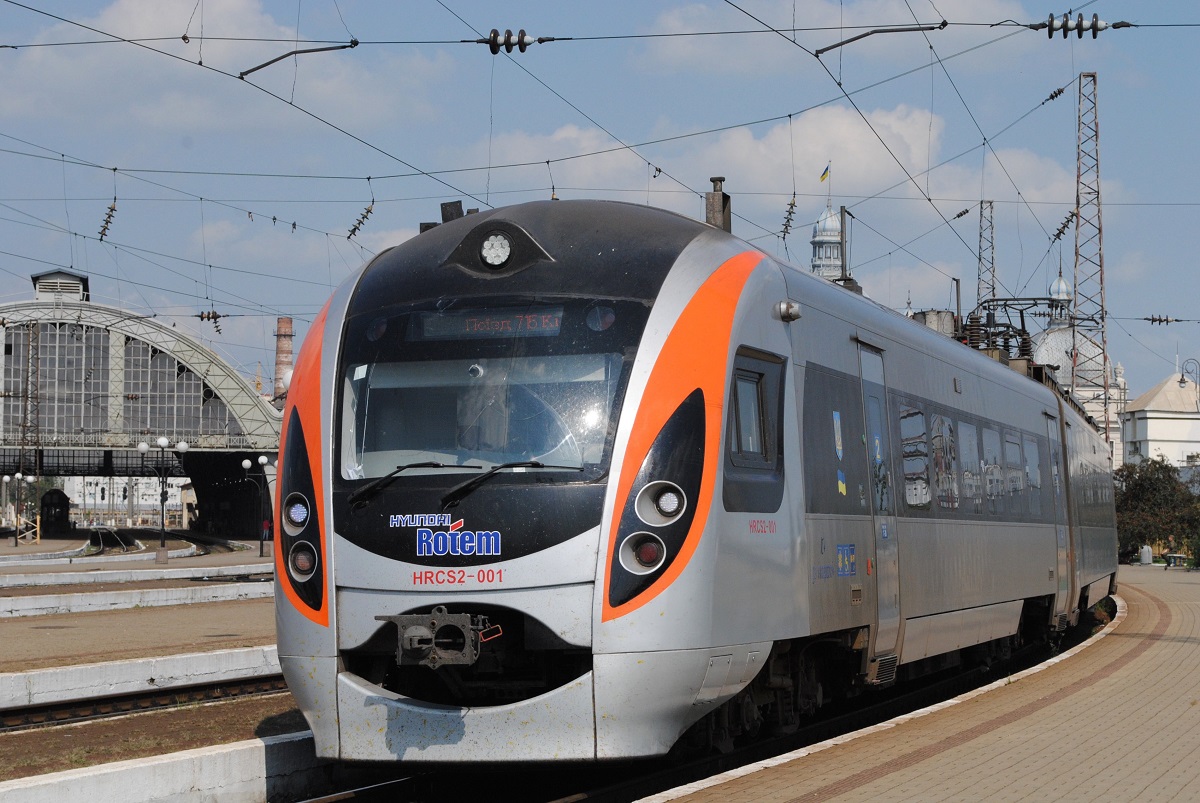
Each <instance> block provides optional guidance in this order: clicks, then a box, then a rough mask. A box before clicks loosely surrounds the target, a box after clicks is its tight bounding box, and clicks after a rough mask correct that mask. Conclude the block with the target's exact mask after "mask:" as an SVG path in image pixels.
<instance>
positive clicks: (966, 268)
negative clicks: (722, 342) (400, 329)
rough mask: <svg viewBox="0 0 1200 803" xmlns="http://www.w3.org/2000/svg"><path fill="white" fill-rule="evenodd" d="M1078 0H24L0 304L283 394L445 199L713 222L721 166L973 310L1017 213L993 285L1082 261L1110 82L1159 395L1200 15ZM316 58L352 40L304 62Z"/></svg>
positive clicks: (949, 304)
mask: <svg viewBox="0 0 1200 803" xmlns="http://www.w3.org/2000/svg"><path fill="white" fill-rule="evenodd" d="M1065 11H1067V9H1066V8H1050V7H1047V6H1044V5H1037V4H1033V3H1030V2H1016V0H936V1H935V2H931V0H841V1H840V2H839V1H838V0H738V1H737V2H734V3H730V2H717V0H706V1H705V2H671V0H661V1H660V2H653V3H648V2H645V0H607V2H604V3H586V4H585V3H579V2H561V1H560V2H545V1H543V2H521V1H520V0H509V2H505V3H503V4H498V3H495V2H487V1H486V0H407V1H406V2H402V3H400V2H392V1H391V0H370V1H368V0H290V1H289V2H282V0H281V1H279V2H276V0H116V1H115V2H109V3H106V2H86V1H85V0H58V1H57V2H37V0H27V2H13V0H0V76H3V79H2V80H0V277H2V279H0V303H8V302H14V301H23V300H28V299H30V298H32V284H31V283H30V281H29V277H30V276H32V275H34V274H38V273H43V272H46V271H51V270H55V269H66V270H71V271H74V272H77V273H82V274H84V275H86V276H88V277H89V285H90V288H91V294H92V299H93V301H95V302H98V303H103V304H109V305H113V306H117V307H121V308H124V309H127V310H130V311H132V312H135V313H137V314H144V315H152V316H154V317H155V318H156V320H158V321H159V322H161V323H164V324H167V325H171V326H175V327H177V328H179V329H180V330H183V331H185V332H188V333H190V334H191V335H192V336H194V337H195V338H197V339H198V340H200V341H201V342H203V343H205V344H206V345H208V346H210V347H212V348H213V349H215V350H216V351H217V352H218V353H219V354H221V355H222V356H223V357H225V359H227V360H228V361H229V362H231V363H232V364H233V365H234V366H235V367H236V368H237V369H238V370H239V371H240V372H241V373H242V375H243V376H245V377H246V378H247V379H248V380H250V381H251V382H253V380H254V378H255V376H256V375H261V377H262V379H263V382H264V384H265V385H266V386H267V389H268V390H269V386H270V381H271V377H272V375H273V362H274V341H275V339H274V331H275V327H276V320H277V318H278V317H280V316H287V317H291V318H293V320H294V324H295V328H296V333H297V336H298V337H297V345H298V344H299V342H300V338H301V337H302V336H303V335H304V334H305V333H306V331H307V329H308V325H309V323H310V322H311V320H312V318H313V317H314V316H315V315H316V313H317V312H318V311H319V310H320V308H321V307H322V306H323V304H324V302H325V300H326V299H327V298H328V297H329V295H330V294H331V293H332V291H333V289H334V288H335V287H336V286H337V285H338V284H339V283H341V282H342V281H343V280H346V279H347V278H348V277H351V276H352V275H353V274H354V273H355V272H356V271H357V270H358V268H359V267H360V266H361V265H362V264H363V263H364V262H365V261H366V260H368V259H369V258H370V257H371V256H372V255H373V254H375V253H376V252H378V251H380V250H382V249H384V248H387V247H389V246H392V245H395V244H397V243H400V242H402V241H404V240H406V239H408V238H410V237H413V236H415V235H416V234H417V232H418V230H419V225H420V223H421V222H423V221H437V220H439V219H440V204H441V203H442V202H444V201H453V200H462V201H463V205H464V206H465V207H468V208H471V207H476V208H490V207H499V206H504V205H508V204H513V203H520V202H524V201H529V200H535V199H547V198H550V197H551V196H552V195H554V196H556V197H558V198H562V199H567V198H612V199H620V200H625V201H630V202H634V203H640V204H650V205H653V206H659V207H664V208H668V209H671V210H673V211H676V212H679V213H681V214H685V215H689V216H692V217H697V218H702V217H703V214H704V205H703V193H704V192H705V191H707V190H709V189H711V184H710V182H709V177H711V176H716V175H720V176H724V177H725V179H726V181H725V190H726V192H728V193H729V194H730V196H731V197H732V205H733V212H734V216H735V219H734V223H733V231H734V233H735V234H737V235H738V236H740V237H743V238H745V239H747V240H748V241H750V242H751V243H753V244H754V245H755V246H756V247H758V248H761V249H763V250H764V251H767V252H768V253H771V254H774V255H777V256H779V257H780V258H783V259H785V260H788V261H791V262H793V263H794V264H797V265H800V266H803V267H805V268H807V265H808V262H809V260H810V258H811V246H810V245H809V239H810V237H811V234H812V225H813V222H814V221H815V220H816V219H817V218H818V217H819V216H820V214H821V213H822V212H823V211H824V209H825V207H826V205H827V204H831V205H832V206H833V208H834V209H836V208H838V207H839V206H841V205H845V206H846V207H847V208H848V209H849V210H850V212H851V214H852V215H853V223H852V225H851V227H850V231H849V234H850V237H851V245H850V262H851V265H850V267H851V270H852V272H853V275H854V277H855V278H856V279H857V280H858V281H859V282H860V283H861V284H862V286H863V288H864V290H865V292H866V294H867V295H868V296H870V297H871V298H873V299H874V300H876V301H878V302H879V303H881V304H884V305H886V306H889V307H892V308H894V309H897V310H903V309H905V308H906V306H908V305H909V304H910V303H911V306H912V307H913V309H916V310H923V309H949V308H953V307H954V305H955V295H954V289H953V283H952V279H958V280H960V282H961V288H962V290H961V294H962V305H963V308H964V312H967V311H969V310H970V309H971V308H972V307H973V306H974V305H975V302H976V287H977V276H978V254H977V251H978V246H979V226H980V215H979V208H980V202H981V201H982V200H991V201H992V202H993V209H994V213H993V214H994V231H995V262H996V280H997V291H998V294H999V295H1007V296H1013V297H1033V296H1038V297H1041V296H1045V295H1047V292H1048V287H1049V285H1050V284H1051V282H1053V281H1054V279H1055V278H1056V276H1057V275H1058V272H1059V270H1060V265H1061V270H1062V272H1063V275H1064V276H1065V277H1066V278H1067V279H1068V281H1070V280H1071V278H1072V276H1073V271H1074V234H1073V232H1074V229H1073V228H1069V229H1068V233H1067V235H1066V236H1065V237H1064V238H1062V239H1060V240H1058V241H1055V240H1054V239H1053V237H1054V234H1055V232H1056V231H1057V230H1058V229H1059V227H1060V225H1061V224H1062V223H1063V221H1064V220H1065V219H1066V218H1067V216H1068V214H1069V213H1070V211H1071V210H1072V208H1073V207H1074V206H1075V191H1076V153H1077V136H1078V132H1077V101H1078V94H1079V76H1080V74H1081V73H1084V72H1094V73H1096V76H1097V78H1096V88H1097V98H1098V120H1099V126H1098V127H1099V132H1100V138H1099V155H1100V176H1101V202H1102V207H1101V208H1102V221H1103V254H1104V257H1103V258H1104V272H1105V297H1106V307H1107V315H1108V319H1107V341H1108V348H1109V354H1110V359H1111V360H1112V361H1113V362H1114V363H1120V364H1121V365H1122V366H1123V367H1124V370H1125V377H1126V379H1127V381H1128V386H1129V396H1130V398H1131V399H1132V398H1134V397H1136V396H1138V395H1140V394H1141V393H1143V392H1145V391H1147V390H1149V389H1150V388H1151V387H1153V386H1154V385H1155V384H1157V383H1158V382H1161V381H1162V380H1163V379H1165V378H1167V377H1168V376H1169V375H1170V374H1171V373H1172V372H1174V371H1175V370H1176V368H1175V366H1176V364H1177V360H1178V361H1183V360H1186V359H1189V358H1200V341H1198V339H1197V337H1196V333H1197V328H1196V325H1197V322H1200V310H1198V309H1197V304H1198V299H1200V276H1198V275H1197V271H1196V270H1195V267H1194V260H1193V251H1194V249H1193V247H1192V241H1191V238H1190V236H1189V235H1190V234H1191V233H1192V232H1193V231H1195V230H1196V228H1197V226H1196V224H1197V216H1198V213H1200V198H1197V193H1196V189H1195V188H1196V187H1197V186H1200V180H1198V179H1200V176H1198V173H1200V160H1198V159H1197V158H1196V157H1195V154H1194V149H1193V147H1192V140H1193V136H1194V132H1196V131H1197V130H1198V129H1200V125H1198V123H1200V120H1198V119H1197V117H1198V116H1200V104H1197V103H1196V97H1197V90H1196V86H1195V81H1196V78H1195V76H1196V75H1200V64H1198V63H1197V62H1200V48H1198V47H1196V44H1197V40H1198V38H1200V6H1197V5H1196V4H1194V3H1192V2H1184V0H1173V1H1172V2H1167V1H1166V0H1157V1H1156V0H1143V2H1137V3H1134V2H1129V0H1125V1H1124V2H1118V1H1117V0H1093V2H1090V3H1084V4H1082V5H1080V6H1077V7H1075V8H1074V9H1073V16H1074V15H1075V14H1077V13H1083V14H1084V15H1085V17H1086V18H1088V19H1090V18H1091V16H1092V15H1093V14H1096V15H1098V17H1099V18H1100V19H1101V20H1103V21H1106V22H1108V23H1113V22H1117V21H1127V22H1130V23H1134V26H1135V27H1128V28H1120V29H1110V30H1106V31H1103V32H1101V33H1100V34H1099V35H1098V37H1097V38H1095V39H1093V38H1092V37H1091V35H1090V34H1085V35H1084V36H1083V37H1082V38H1078V37H1076V35H1075V34H1074V33H1072V34H1070V36H1069V37H1068V38H1065V39H1064V38H1063V36H1062V35H1061V33H1059V34H1056V35H1055V36H1054V37H1053V38H1052V39H1051V38H1048V37H1047V34H1046V32H1045V31H1044V30H1043V31H1033V30H1029V29H1028V28H1025V27H1021V26H1023V25H1027V24H1030V23H1036V22H1042V21H1045V20H1046V18H1047V17H1048V16H1049V15H1050V14H1051V13H1053V14H1055V15H1056V16H1057V17H1059V18H1061V16H1062V14H1063V13H1064V12H1065ZM942 20H945V21H947V22H948V23H949V24H948V25H946V26H945V27H944V28H940V29H934V30H928V31H903V32H891V33H877V34H875V35H872V36H868V37H866V38H863V39H860V40H858V41H855V42H851V43H847V44H844V45H842V46H841V47H833V48H832V49H829V50H827V51H825V52H823V53H822V54H821V55H820V56H819V57H818V56H816V55H814V53H815V51H817V50H818V49H822V48H830V47H831V46H833V45H836V44H837V43H839V42H842V41H844V40H846V39H849V38H851V37H853V36H856V35H858V34H860V33H863V32H864V31H866V30H871V29H878V28H890V27H913V26H916V25H922V26H938V25H940V23H941V22H942ZM1014 23H1018V24H1014ZM493 28H495V29H498V30H499V31H500V32H501V35H503V32H504V31H505V30H506V29H511V30H513V31H519V30H521V29H524V30H526V31H527V32H528V34H529V35H530V36H532V37H535V38H536V37H550V38H553V41H544V42H535V43H532V44H530V45H529V46H528V48H527V50H526V52H524V53H521V52H520V51H519V49H513V51H512V52H511V54H510V53H506V52H505V50H504V49H501V50H500V52H499V54H497V55H493V54H492V53H491V52H490V49H489V48H488V46H487V45H486V44H478V43H476V42H475V41H474V40H476V39H478V38H481V37H482V38H486V37H487V36H488V34H489V32H490V30H491V29H493ZM463 40H466V41H463ZM352 41H353V42H357V45H356V46H354V47H349V46H348V45H349V44H350V43H351V42H352ZM317 48H339V49H334V50H322V51H321V52H308V53H298V54H294V55H286V54H291V53H293V51H297V50H312V49H317ZM285 55H286V57H284V58H280V60H278V61H275V62H273V63H268V62H271V61H272V60H273V59H276V58H279V57H283V56H285ZM262 65H266V66H262ZM259 67H261V68H260V69H255V68H259ZM246 73H248V74H246ZM243 74H245V75H244V77H239V76H241V75H243ZM1060 89H1061V90H1063V91H1062V92H1061V93H1058V94H1056V93H1055V91H1056V90H1060ZM827 165H828V166H829V177H828V179H827V180H825V181H821V180H820V176H821V174H822V172H823V171H824V170H825V168H826V166H827ZM793 198H794V199H795V211H794V213H793V215H792V219H793V223H792V225H791V227H790V230H788V231H787V233H786V235H785V234H784V222H785V219H786V215H787V212H788V206H789V203H790V202H791V201H792V199H793ZM113 205H115V208H113ZM110 209H111V210H112V211H111V216H110V214H109V213H110ZM960 213H963V214H962V215H961V216H959V214H960ZM352 232H353V234H352V236H351V233H352ZM214 311H215V312H216V313H218V315H219V316H220V318H219V319H218V321H217V322H216V323H214V322H212V321H211V320H207V319H201V318H200V317H199V315H200V313H202V312H214ZM1151 316H1170V317H1172V318H1179V319H1183V320H1182V321H1181V322H1178V323H1172V324H1170V325H1155V324H1152V323H1150V322H1149V321H1147V320H1143V319H1146V318H1150V317H1151ZM1030 323H1031V324H1033V325H1034V326H1035V327H1036V326H1037V325H1040V322H1038V321H1030Z"/></svg>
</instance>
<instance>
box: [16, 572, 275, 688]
mask: <svg viewBox="0 0 1200 803" xmlns="http://www.w3.org/2000/svg"><path fill="white" fill-rule="evenodd" d="M264 585H265V584H264ZM0 632H2V633H3V639H4V641H3V649H0V672H24V671H29V670H32V669H45V668H49V667H59V666H72V665H75V664H91V663H96V662H99V661H119V660H129V659H134V658H149V657H153V656H162V655H175V654H179V653H192V652H204V651H208V650H223V649H232V648H236V647H259V646H264V645H270V644H274V643H275V601H274V599H272V598H264V599H249V600H238V601H231V602H209V603H203V604H195V605H174V606H169V607H160V608H130V609H128V610H118V611H97V612H91V613H72V614H57V615H47V616H34V617H21V618H16V619H6V620H4V621H3V622H2V623H0Z"/></svg>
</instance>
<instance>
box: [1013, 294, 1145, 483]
mask: <svg viewBox="0 0 1200 803" xmlns="http://www.w3.org/2000/svg"><path fill="white" fill-rule="evenodd" d="M1049 294H1050V297H1051V298H1052V299H1054V300H1055V301H1056V302H1057V303H1056V304H1055V305H1054V306H1053V307H1052V312H1051V318H1050V321H1049V323H1048V324H1047V325H1046V330H1045V331H1044V332H1042V333H1041V334H1040V335H1037V336H1036V337H1035V338H1034V347H1033V360H1034V362H1035V363H1037V364H1039V365H1045V366H1049V367H1050V368H1052V369H1053V370H1054V375H1055V378H1056V379H1057V380H1058V384H1059V386H1060V387H1061V388H1063V389H1064V390H1068V391H1071V392H1075V391H1076V387H1075V360H1074V355H1075V349H1076V348H1077V347H1078V348H1079V350H1080V353H1081V354H1084V355H1086V358H1087V359H1086V360H1082V361H1081V362H1087V363H1089V364H1091V363H1095V362H1097V361H1098V358H1099V354H1100V345H1099V344H1098V343H1096V342H1094V341H1092V340H1091V339H1089V338H1088V337H1086V336H1084V335H1082V334H1080V333H1078V332H1076V331H1073V330H1072V329H1071V324H1070V317H1069V313H1070V300H1071V298H1072V297H1073V293H1072V292H1071V288H1070V285H1068V284H1067V283H1066V281H1064V280H1063V277H1062V276H1061V275H1060V276H1059V277H1058V278H1057V279H1055V281H1054V283H1053V284H1052V285H1051V286H1050V290H1049ZM1104 370H1105V371H1106V372H1107V373H1108V422H1107V426H1108V441H1109V443H1110V444H1111V449H1112V454H1111V457H1112V460H1113V466H1114V467H1116V466H1119V465H1120V464H1121V462H1122V455H1123V454H1124V446H1123V435H1122V426H1121V422H1122V420H1123V418H1124V414H1125V409H1126V400H1127V397H1128V389H1127V387H1126V384H1125V369H1124V368H1122V367H1121V366H1120V365H1117V366H1115V367H1114V366H1113V365H1112V363H1111V362H1110V361H1109V359H1108V357H1107V356H1106V357H1105V359H1104ZM1084 387H1095V384H1090V383H1084ZM1075 396H1076V398H1077V399H1078V400H1079V403H1080V404H1081V405H1083V409H1084V410H1085V411H1087V413H1088V415H1090V416H1091V417H1092V419H1093V420H1094V421H1095V422H1096V427H1097V429H1099V430H1100V431H1101V433H1103V432H1104V429H1105V415H1104V399H1102V398H1099V396H1096V397H1093V398H1080V396H1079V394H1078V393H1075Z"/></svg>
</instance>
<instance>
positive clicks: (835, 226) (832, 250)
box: [809, 203, 842, 281]
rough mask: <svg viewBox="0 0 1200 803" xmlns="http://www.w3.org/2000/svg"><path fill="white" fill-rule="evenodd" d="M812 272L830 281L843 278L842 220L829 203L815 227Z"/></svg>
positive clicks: (812, 241)
mask: <svg viewBox="0 0 1200 803" xmlns="http://www.w3.org/2000/svg"><path fill="white" fill-rule="evenodd" d="M809 242H811V243H812V249H813V255H812V272H813V273H815V274H817V275H818V276H822V277H824V278H826V279H829V280H830V281H833V280H835V279H840V278H841V277H842V220H841V216H840V215H839V214H838V213H837V212H834V211H833V204H832V203H827V204H826V206H825V211H824V212H822V213H821V217H820V218H819V219H818V220H817V222H816V223H815V224H814V225H813V233H812V240H810V241H809Z"/></svg>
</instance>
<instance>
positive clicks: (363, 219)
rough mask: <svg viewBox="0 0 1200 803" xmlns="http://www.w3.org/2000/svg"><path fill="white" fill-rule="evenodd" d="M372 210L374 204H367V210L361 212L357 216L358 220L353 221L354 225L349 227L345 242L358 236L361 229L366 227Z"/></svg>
mask: <svg viewBox="0 0 1200 803" xmlns="http://www.w3.org/2000/svg"><path fill="white" fill-rule="evenodd" d="M374 210H375V204H373V203H371V204H367V208H366V209H364V210H363V212H362V214H361V215H359V216H358V220H356V221H354V225H353V226H351V227H350V233H349V234H347V235H346V239H347V240H349V239H350V238H351V237H353V236H354V235H356V234H358V232H359V231H360V230H361V229H362V227H363V226H365V225H366V223H367V218H369V217H370V216H371V212H373V211H374Z"/></svg>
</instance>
